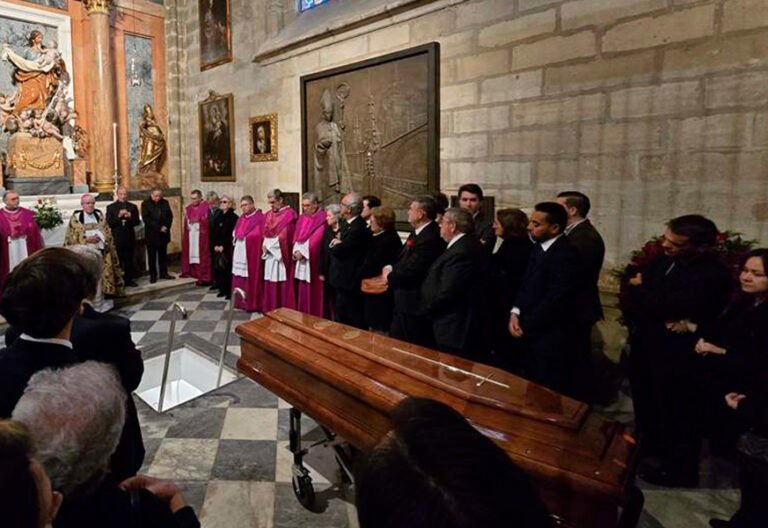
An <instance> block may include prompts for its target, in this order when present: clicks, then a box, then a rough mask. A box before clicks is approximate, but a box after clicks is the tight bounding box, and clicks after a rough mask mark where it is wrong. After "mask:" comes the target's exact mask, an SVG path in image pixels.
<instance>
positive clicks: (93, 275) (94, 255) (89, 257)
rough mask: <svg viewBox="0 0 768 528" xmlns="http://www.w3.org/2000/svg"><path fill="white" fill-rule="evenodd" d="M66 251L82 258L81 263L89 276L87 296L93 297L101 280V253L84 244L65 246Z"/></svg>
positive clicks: (102, 258)
mask: <svg viewBox="0 0 768 528" xmlns="http://www.w3.org/2000/svg"><path fill="white" fill-rule="evenodd" d="M67 249H68V250H70V251H72V252H73V253H76V254H78V255H80V256H81V257H83V258H82V262H83V265H84V267H85V269H86V270H87V271H88V275H89V277H88V279H89V281H88V284H89V288H88V289H89V291H88V294H89V295H95V294H96V290H97V289H98V285H99V281H100V280H101V274H102V273H103V271H104V257H102V256H101V251H99V250H98V249H96V248H95V247H93V246H88V245H86V244H76V245H74V246H67Z"/></svg>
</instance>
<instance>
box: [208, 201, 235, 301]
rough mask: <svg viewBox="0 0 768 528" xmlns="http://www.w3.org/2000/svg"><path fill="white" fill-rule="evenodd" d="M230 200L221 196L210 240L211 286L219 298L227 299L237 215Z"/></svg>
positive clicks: (229, 294) (230, 285)
mask: <svg viewBox="0 0 768 528" xmlns="http://www.w3.org/2000/svg"><path fill="white" fill-rule="evenodd" d="M232 206H233V203H232V198H230V197H229V196H222V197H221V199H220V200H219V211H220V212H219V213H218V214H217V215H215V216H214V219H213V230H212V232H211V239H212V245H213V277H214V278H213V280H214V283H213V285H214V286H215V287H216V289H217V290H219V297H224V298H225V299H229V298H230V296H231V294H232V250H233V242H232V232H233V231H234V230H235V224H236V223H237V213H235V210H234V208H233V207H232Z"/></svg>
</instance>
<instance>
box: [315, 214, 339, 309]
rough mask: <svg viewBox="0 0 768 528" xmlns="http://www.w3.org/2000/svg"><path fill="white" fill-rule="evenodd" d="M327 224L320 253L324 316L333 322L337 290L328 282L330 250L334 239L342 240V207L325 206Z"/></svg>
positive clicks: (330, 263)
mask: <svg viewBox="0 0 768 528" xmlns="http://www.w3.org/2000/svg"><path fill="white" fill-rule="evenodd" d="M325 222H326V224H327V225H326V226H325V231H324V232H323V245H322V248H321V252H320V280H321V281H323V304H324V305H325V306H324V308H323V316H324V317H325V318H326V319H332V320H333V319H335V314H334V311H333V304H334V299H335V297H336V295H335V291H336V290H335V289H334V287H333V285H332V284H331V281H330V280H328V279H329V277H330V276H331V266H333V259H332V258H331V252H330V251H328V250H329V249H330V247H331V241H332V240H333V239H334V238H335V239H337V240H341V207H339V205H338V204H330V205H326V206H325Z"/></svg>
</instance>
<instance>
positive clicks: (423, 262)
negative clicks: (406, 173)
mask: <svg viewBox="0 0 768 528" xmlns="http://www.w3.org/2000/svg"><path fill="white" fill-rule="evenodd" d="M436 217H437V205H436V204H435V200H434V199H433V198H432V197H431V196H419V197H417V198H414V200H413V201H412V202H411V205H410V207H409V208H408V223H409V224H411V226H412V227H413V230H414V231H413V233H411V235H410V236H409V237H408V240H407V241H406V242H405V245H404V246H403V249H402V251H401V252H400V255H399V257H398V259H397V261H396V262H395V264H394V265H393V266H385V267H384V270H383V275H384V278H385V279H386V280H387V283H388V284H389V288H390V289H392V291H393V295H394V299H395V310H394V314H393V317H392V329H391V331H390V336H392V337H394V338H395V339H401V340H403V341H408V342H409V343H414V344H416V345H421V346H426V347H429V346H432V345H433V340H432V325H431V323H430V321H429V319H427V318H426V317H425V316H424V313H423V311H422V307H421V285H422V283H423V282H424V279H425V278H426V277H427V273H428V272H429V267H430V266H431V265H432V263H433V262H434V261H435V259H437V257H439V256H440V254H441V253H442V252H443V250H444V249H445V241H443V239H442V238H440V228H439V227H438V226H437V224H436V223H435V218H436Z"/></svg>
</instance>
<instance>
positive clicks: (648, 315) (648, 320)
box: [626, 254, 733, 362]
mask: <svg viewBox="0 0 768 528" xmlns="http://www.w3.org/2000/svg"><path fill="white" fill-rule="evenodd" d="M732 282H733V281H732V279H731V276H730V272H729V271H728V268H726V267H725V265H723V264H722V263H721V262H720V261H719V260H718V259H717V257H716V256H715V255H710V254H703V255H699V256H697V257H695V258H692V259H673V258H671V257H668V256H666V255H659V256H658V257H656V258H655V259H654V260H653V261H652V262H651V263H650V264H649V265H648V267H647V268H646V269H645V270H644V273H643V283H642V285H640V286H626V287H627V288H628V289H629V295H630V300H631V306H632V311H631V312H630V313H629V314H628V316H629V319H630V320H631V327H630V330H631V337H632V350H633V351H634V350H637V351H638V353H646V354H651V355H652V356H653V357H659V358H664V360H665V361H667V362H671V361H675V360H677V361H686V358H689V357H690V356H692V355H693V354H692V351H693V347H694V346H695V345H696V341H697V339H698V336H697V335H696V334H690V333H685V334H677V333H674V332H670V331H669V330H667V328H666V325H665V324H666V322H667V321H680V320H683V319H689V320H690V321H692V322H694V323H696V324H698V325H699V326H700V327H702V328H706V327H708V326H709V325H711V324H712V323H713V321H714V320H715V319H716V318H717V316H718V315H719V314H720V313H721V312H722V310H723V308H724V307H725V305H726V303H727V302H728V299H729V297H730V294H731V290H732ZM633 353H634V352H633Z"/></svg>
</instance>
